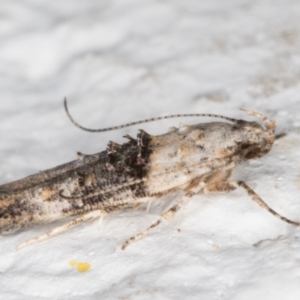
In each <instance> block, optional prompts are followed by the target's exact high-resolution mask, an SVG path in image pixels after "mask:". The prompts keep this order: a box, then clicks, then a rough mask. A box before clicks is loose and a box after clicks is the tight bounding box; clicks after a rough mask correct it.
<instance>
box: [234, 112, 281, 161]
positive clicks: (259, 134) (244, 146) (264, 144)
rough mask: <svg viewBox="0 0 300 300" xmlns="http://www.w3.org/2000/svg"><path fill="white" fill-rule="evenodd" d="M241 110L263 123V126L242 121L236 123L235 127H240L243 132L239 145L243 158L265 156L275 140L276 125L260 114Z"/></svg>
mask: <svg viewBox="0 0 300 300" xmlns="http://www.w3.org/2000/svg"><path fill="white" fill-rule="evenodd" d="M242 110H243V111H245V112H247V113H248V114H249V115H251V116H254V117H257V118H259V119H261V120H262V121H263V124H260V123H258V122H248V121H244V120H238V121H237V125H239V126H241V128H242V130H243V132H244V138H243V139H242V140H241V141H240V143H239V147H240V151H241V154H242V156H243V158H244V159H254V158H259V157H261V156H263V155H265V154H267V153H268V152H269V151H270V150H271V148H272V146H273V143H274V140H275V129H276V123H275V121H273V120H270V119H269V118H267V117H265V116H263V115H261V114H260V113H257V112H254V111H250V110H246V109H242Z"/></svg>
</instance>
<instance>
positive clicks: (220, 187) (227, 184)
mask: <svg viewBox="0 0 300 300" xmlns="http://www.w3.org/2000/svg"><path fill="white" fill-rule="evenodd" d="M238 187H242V188H243V189H244V190H246V192H247V193H248V195H249V196H250V197H251V199H252V200H254V201H255V202H256V203H257V204H259V205H260V206H261V207H263V208H264V209H266V210H268V211H269V212H270V213H271V214H272V215H274V216H275V217H277V218H279V219H280V220H282V221H284V222H286V223H289V224H292V225H295V226H300V222H295V221H292V220H289V219H287V218H286V217H284V216H282V215H280V214H278V213H277V212H276V211H275V210H273V209H272V208H271V207H269V206H268V204H267V203H265V202H264V201H263V200H262V199H261V198H260V197H259V196H258V195H257V194H256V193H255V192H254V191H253V190H252V189H251V188H250V187H249V186H248V185H247V184H246V183H245V182H244V181H220V182H213V183H211V184H207V186H206V187H205V189H204V190H205V192H229V191H232V190H235V189H236V188H238Z"/></svg>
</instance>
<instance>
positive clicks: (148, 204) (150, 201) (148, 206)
mask: <svg viewBox="0 0 300 300" xmlns="http://www.w3.org/2000/svg"><path fill="white" fill-rule="evenodd" d="M153 201H154V200H153V199H150V200H149V201H148V203H147V209H146V214H148V212H149V210H150V207H151V204H152V202H153Z"/></svg>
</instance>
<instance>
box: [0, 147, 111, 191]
mask: <svg viewBox="0 0 300 300" xmlns="http://www.w3.org/2000/svg"><path fill="white" fill-rule="evenodd" d="M105 155H106V152H100V153H96V154H92V155H86V156H84V157H83V158H80V159H77V160H73V161H71V162H68V163H65V164H63V165H59V166H57V167H54V168H52V169H47V170H45V171H41V172H39V173H36V174H33V175H29V176H27V177H25V178H22V179H19V180H16V181H13V182H10V183H6V184H3V185H1V186H0V195H7V194H9V193H12V192H16V191H21V190H24V189H27V188H29V187H31V186H34V185H37V184H40V183H42V182H45V181H48V180H51V179H53V178H55V177H57V176H59V175H61V174H63V173H65V172H68V171H71V170H74V169H76V168H78V167H81V166H84V165H88V164H92V163H95V162H96V161H98V160H101V159H103V158H104V157H105Z"/></svg>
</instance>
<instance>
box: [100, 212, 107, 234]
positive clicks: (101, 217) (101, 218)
mask: <svg viewBox="0 0 300 300" xmlns="http://www.w3.org/2000/svg"><path fill="white" fill-rule="evenodd" d="M106 215H107V212H105V211H102V212H101V214H100V218H99V222H98V230H99V229H100V226H101V224H102V221H103V219H104V217H105V216H106Z"/></svg>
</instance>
